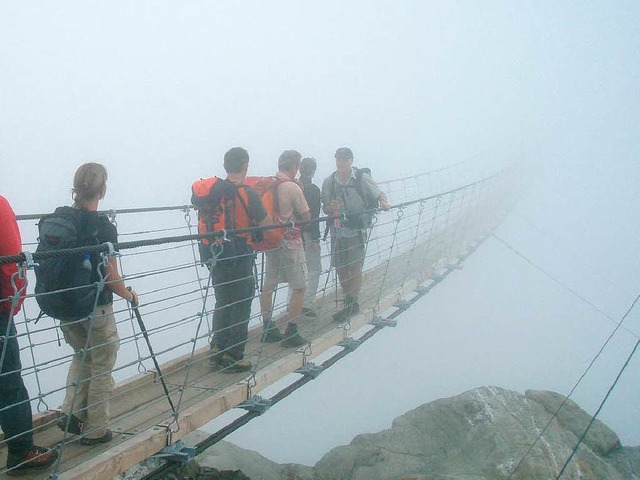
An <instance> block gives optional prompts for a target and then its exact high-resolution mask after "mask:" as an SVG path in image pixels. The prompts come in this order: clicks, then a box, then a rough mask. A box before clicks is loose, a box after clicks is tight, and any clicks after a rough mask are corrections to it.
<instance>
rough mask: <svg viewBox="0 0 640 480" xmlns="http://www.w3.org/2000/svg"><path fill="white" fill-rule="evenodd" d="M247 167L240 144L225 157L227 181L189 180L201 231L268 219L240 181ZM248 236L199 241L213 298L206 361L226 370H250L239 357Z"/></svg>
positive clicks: (248, 296) (249, 266)
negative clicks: (208, 271)
mask: <svg viewBox="0 0 640 480" xmlns="http://www.w3.org/2000/svg"><path fill="white" fill-rule="evenodd" d="M248 168H249V154H248V153H247V151H246V150H245V149H244V148H241V147H234V148H232V149H230V150H229V151H228V152H227V153H225V155H224V169H225V171H226V172H227V178H226V179H221V178H217V177H211V178H207V179H204V180H199V181H197V182H195V183H194V184H193V187H192V191H193V195H192V197H191V203H193V206H194V207H195V208H196V209H197V210H198V224H199V232H200V233H205V232H211V231H215V230H222V229H226V230H232V229H237V228H248V227H251V226H253V225H268V224H271V223H272V222H271V218H270V217H269V216H268V215H267V213H266V211H265V209H264V207H263V206H262V202H261V200H260V196H259V195H258V194H257V193H256V192H255V191H254V190H253V189H252V188H251V187H249V186H247V185H245V184H244V183H243V182H244V180H245V177H246V176H247V170H248ZM250 240H251V237H250V234H249V233H246V234H239V235H234V236H233V237H231V238H228V239H227V241H214V242H209V241H208V239H203V243H204V247H205V251H204V252H202V253H203V254H204V255H205V258H202V257H201V260H205V262H204V263H205V264H206V265H207V266H208V267H209V268H210V270H211V277H212V280H213V288H214V291H215V296H216V308H215V311H214V314H213V330H214V335H213V339H212V341H211V345H210V357H209V362H210V363H211V365H212V366H214V367H219V368H222V369H223V371H225V372H232V371H246V370H250V369H251V362H250V361H249V360H247V359H245V358H244V349H245V345H246V343H247V335H248V327H249V317H250V316H251V302H252V300H253V298H254V296H255V278H254V275H253V267H254V262H255V255H254V253H253V249H252V247H251V244H250ZM207 250H208V252H207ZM211 254H213V255H215V256H216V261H215V263H213V262H211V261H209V262H207V261H206V260H207V256H206V255H211ZM212 263H213V265H212Z"/></svg>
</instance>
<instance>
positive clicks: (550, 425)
mask: <svg viewBox="0 0 640 480" xmlns="http://www.w3.org/2000/svg"><path fill="white" fill-rule="evenodd" d="M563 402H564V405H563V406H562V409H561V410H560V412H559V413H557V415H556V416H555V417H553V414H554V413H556V412H557V411H558V408H559V407H560V405H562V404H563ZM590 420H591V418H590V416H589V415H587V414H586V413H585V412H584V411H583V410H582V409H581V408H580V407H578V405H576V404H575V403H574V402H573V401H571V400H567V399H565V397H563V396H561V395H558V394H557V393H553V392H544V391H527V392H526V393H525V394H524V395H522V394H520V393H517V392H513V391H509V390H504V389H501V388H497V387H481V388H477V389H474V390H471V391H469V392H466V393H463V394H461V395H458V396H456V397H452V398H447V399H440V400H436V401H434V402H431V403H428V404H425V405H422V406H420V407H418V408H416V409H414V410H412V411H410V412H408V413H406V414H404V415H402V416H400V417H398V418H396V419H395V420H394V422H393V425H392V427H391V428H390V429H388V430H384V431H382V432H378V433H373V434H365V435H359V436H357V437H356V438H354V440H353V441H352V442H351V444H349V445H347V446H342V447H337V448H334V449H333V450H331V451H330V452H329V453H328V454H326V455H325V456H324V457H323V458H322V459H321V460H320V461H319V462H318V463H317V464H316V465H315V466H314V467H313V468H311V467H306V466H301V465H279V464H276V463H274V462H271V461H269V460H268V459H266V458H264V457H261V456H260V455H258V454H257V453H255V452H247V451H246V450H242V449H240V448H239V447H235V446H233V445H231V444H228V443H222V444H219V445H216V446H215V447H212V448H211V449H209V450H208V451H207V452H206V453H205V454H204V455H202V456H200V457H199V458H198V461H199V463H200V464H201V465H207V466H210V467H215V468H218V469H221V470H222V469H227V470H233V469H240V470H242V472H243V473H244V474H246V475H247V476H249V477H250V478H253V479H258V478H261V479H265V480H267V479H272V480H280V479H287V480H294V479H305V480H307V479H314V480H324V479H327V480H328V479H345V480H346V479H352V480H365V479H366V480H372V479H397V480H401V479H402V480H409V479H411V480H419V479H420V480H445V479H446V480H480V479H482V480H493V479H496V480H498V479H507V478H512V479H514V480H517V479H522V480H524V479H527V480H529V479H553V478H556V476H557V475H558V473H559V471H560V469H561V468H562V465H563V464H564V462H565V460H566V459H567V458H568V457H569V455H570V454H571V451H572V449H573V448H574V446H575V445H576V443H577V441H578V438H579V437H580V436H581V435H582V432H583V431H584V429H585V428H586V426H587V424H588V423H589V421H590ZM543 430H544V434H543V435H542V436H541V437H540V439H539V440H537V439H538V437H539V436H540V433H541V432H542V431H543ZM536 440H537V441H536ZM534 442H535V443H534ZM510 475H511V477H510ZM563 479H581V480H590V479H593V480H600V479H608V480H634V479H635V480H640V447H634V448H628V447H622V445H621V444H620V439H619V438H618V436H617V435H616V434H615V433H614V432H613V431H612V430H611V429H609V428H608V427H607V426H606V425H604V424H603V423H602V422H600V421H596V422H595V423H594V424H593V426H592V427H591V429H590V431H589V433H588V434H587V436H586V437H585V440H584V441H583V443H582V444H581V446H580V448H579V449H578V452H577V453H576V455H575V456H574V458H573V460H572V462H571V464H570V467H569V468H568V469H567V470H566V471H565V474H564V476H563Z"/></svg>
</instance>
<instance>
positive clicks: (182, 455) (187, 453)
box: [151, 440, 196, 465]
mask: <svg viewBox="0 0 640 480" xmlns="http://www.w3.org/2000/svg"><path fill="white" fill-rule="evenodd" d="M195 456H196V449H195V447H190V446H188V445H186V444H185V443H184V442H183V441H182V440H178V441H177V442H175V443H170V444H168V445H167V446H166V447H165V448H163V449H162V450H160V451H159V452H158V453H156V454H155V455H152V457H151V458H159V459H162V460H166V461H168V462H173V463H179V464H180V465H185V464H187V463H189V462H190V461H191V460H193V459H194V458H195Z"/></svg>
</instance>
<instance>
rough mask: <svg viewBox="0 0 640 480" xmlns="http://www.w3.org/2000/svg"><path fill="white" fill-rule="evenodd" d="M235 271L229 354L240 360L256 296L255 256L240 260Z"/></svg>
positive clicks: (247, 256)
mask: <svg viewBox="0 0 640 480" xmlns="http://www.w3.org/2000/svg"><path fill="white" fill-rule="evenodd" d="M235 270H236V272H235V276H236V280H235V281H234V282H233V284H232V287H233V299H232V300H233V302H232V307H231V312H232V314H231V317H232V321H231V328H230V332H229V337H230V340H231V343H230V345H229V347H230V348H229V352H230V353H231V354H232V356H233V357H234V358H235V359H237V360H240V359H242V358H243V357H244V348H245V345H246V343H247V336H248V331H249V319H250V317H251V302H252V301H253V297H254V295H255V281H254V277H253V255H246V256H244V257H241V258H239V259H238V261H237V262H236V264H235Z"/></svg>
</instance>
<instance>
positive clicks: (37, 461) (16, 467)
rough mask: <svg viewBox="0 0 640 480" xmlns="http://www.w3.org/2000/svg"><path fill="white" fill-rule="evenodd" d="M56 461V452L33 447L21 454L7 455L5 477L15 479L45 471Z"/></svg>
mask: <svg viewBox="0 0 640 480" xmlns="http://www.w3.org/2000/svg"><path fill="white" fill-rule="evenodd" d="M56 460H58V452H57V451H55V450H49V449H48V448H44V447H36V446H35V445H33V446H32V447H31V448H30V449H29V450H27V451H26V452H23V453H22V454H15V453H11V452H9V453H8V454H7V475H9V476H11V477H15V476H18V475H26V474H28V473H33V472H37V471H39V470H45V469H47V468H49V467H50V466H51V465H53V464H54V463H55V461H56Z"/></svg>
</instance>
